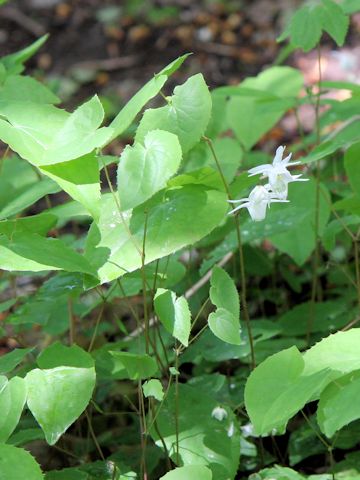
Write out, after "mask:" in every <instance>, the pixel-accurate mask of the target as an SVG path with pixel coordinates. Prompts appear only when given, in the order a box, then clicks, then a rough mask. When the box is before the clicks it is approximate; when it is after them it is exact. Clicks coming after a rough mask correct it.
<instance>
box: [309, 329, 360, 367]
mask: <svg viewBox="0 0 360 480" xmlns="http://www.w3.org/2000/svg"><path fill="white" fill-rule="evenodd" d="M359 342H360V328H352V329H351V330H348V331H346V332H336V333H335V334H333V335H329V336H328V337H326V338H324V339H323V340H321V341H320V342H318V343H316V344H315V345H314V346H313V347H311V348H310V349H309V350H307V351H306V352H305V353H304V361H305V368H304V374H305V375H312V374H313V373H316V372H319V371H320V370H323V369H324V368H331V369H332V370H333V371H335V372H337V377H340V376H341V375H344V374H346V373H350V372H353V371H355V370H360V350H359V348H358V346H359Z"/></svg>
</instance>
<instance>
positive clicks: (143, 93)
mask: <svg viewBox="0 0 360 480" xmlns="http://www.w3.org/2000/svg"><path fill="white" fill-rule="evenodd" d="M187 57H188V54H186V55H182V56H181V57H179V58H177V59H176V60H174V61H173V62H171V63H170V64H169V65H167V66H166V67H165V68H163V69H162V70H161V72H159V73H158V74H157V75H155V76H154V78H152V79H151V80H149V81H148V82H147V83H146V84H145V85H144V86H143V87H142V88H141V89H140V90H139V91H138V92H137V93H136V94H135V95H134V96H133V97H132V98H131V99H130V100H129V102H128V103H127V104H126V105H125V107H124V108H123V109H122V110H121V111H120V113H118V115H117V116H116V117H115V118H114V120H113V121H112V122H111V124H110V127H111V128H112V129H113V133H112V135H111V137H110V140H113V139H114V138H116V137H118V136H119V135H121V134H122V133H123V132H125V130H126V129H127V128H128V127H129V126H130V125H131V123H132V122H133V121H134V120H135V117H136V115H137V114H138V113H139V112H140V111H141V109H142V108H143V107H144V106H145V105H146V104H147V103H148V101H149V100H151V99H152V98H153V97H155V96H156V95H157V94H158V93H159V92H160V90H161V89H162V87H163V86H164V85H165V83H166V80H167V79H168V77H169V76H170V75H172V74H173V73H174V72H175V71H176V70H177V69H178V68H180V67H181V65H182V63H183V62H184V61H185V59H186V58H187Z"/></svg>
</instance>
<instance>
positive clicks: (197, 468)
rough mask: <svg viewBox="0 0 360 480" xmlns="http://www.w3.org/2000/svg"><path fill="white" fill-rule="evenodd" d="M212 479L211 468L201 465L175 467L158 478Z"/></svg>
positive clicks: (182, 479) (177, 479) (163, 479)
mask: <svg viewBox="0 0 360 480" xmlns="http://www.w3.org/2000/svg"><path fill="white" fill-rule="evenodd" d="M191 478H193V479H195V478H196V480H212V478H213V476H212V473H211V470H209V469H208V468H207V467H204V466H203V465H189V466H188V467H180V468H175V470H172V471H171V472H168V473H167V474H166V475H164V476H163V477H161V478H160V480H189V479H191Z"/></svg>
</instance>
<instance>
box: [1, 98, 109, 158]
mask: <svg viewBox="0 0 360 480" xmlns="http://www.w3.org/2000/svg"><path fill="white" fill-rule="evenodd" d="M2 113H3V116H4V117H5V118H6V119H7V121H5V120H1V121H0V138H1V140H3V141H4V142H5V143H7V144H8V145H9V146H10V148H11V149H12V150H13V151H14V152H17V153H18V154H19V155H20V156H21V157H23V158H25V159H26V160H28V161H29V162H30V163H32V164H33V165H35V166H37V167H43V166H45V165H54V164H56V163H61V162H66V161H69V160H73V159H75V158H78V157H82V156H83V155H86V154H87V153H90V152H92V151H93V150H94V149H95V148H97V147H101V146H103V145H104V144H105V143H106V142H107V141H108V140H109V138H110V135H111V132H112V130H111V129H109V128H105V127H103V128H99V127H100V124H101V123H102V121H103V118H104V110H103V108H102V105H101V103H100V100H99V99H98V97H97V96H96V95H95V96H94V97H93V98H92V99H90V100H89V101H88V102H86V103H84V104H83V105H81V106H80V107H79V108H77V109H76V110H75V111H74V112H73V113H72V114H69V113H67V112H65V111H64V110H61V109H59V108H56V107H53V106H52V105H43V104H33V105H32V106H31V108H30V109H24V108H23V106H22V104H21V102H20V103H16V104H10V105H9V106H7V107H4V108H3V112H2Z"/></svg>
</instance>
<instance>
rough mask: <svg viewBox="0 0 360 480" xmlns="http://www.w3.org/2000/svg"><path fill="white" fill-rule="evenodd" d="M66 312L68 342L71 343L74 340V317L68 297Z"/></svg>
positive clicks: (70, 300) (70, 299)
mask: <svg viewBox="0 0 360 480" xmlns="http://www.w3.org/2000/svg"><path fill="white" fill-rule="evenodd" d="M68 314H69V343H70V345H73V343H74V342H75V318H74V312H73V303H72V298H71V297H69V298H68Z"/></svg>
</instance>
